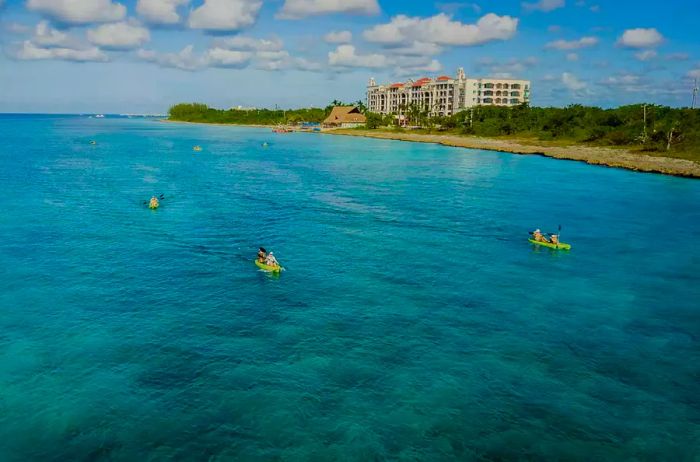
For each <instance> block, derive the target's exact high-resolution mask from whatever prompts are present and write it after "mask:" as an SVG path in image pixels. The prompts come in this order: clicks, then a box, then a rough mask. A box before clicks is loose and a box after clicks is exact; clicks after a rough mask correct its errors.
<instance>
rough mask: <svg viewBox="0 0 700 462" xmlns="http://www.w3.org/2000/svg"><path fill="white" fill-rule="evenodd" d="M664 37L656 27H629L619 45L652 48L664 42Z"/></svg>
mask: <svg viewBox="0 0 700 462" xmlns="http://www.w3.org/2000/svg"><path fill="white" fill-rule="evenodd" d="M663 40H664V37H663V35H661V34H660V33H659V31H657V30H656V29H653V28H651V29H641V28H640V29H627V30H626V31H625V32H624V33H623V34H622V36H621V37H620V39H619V40H618V41H617V43H618V45H621V46H623V47H629V48H651V47H655V46H657V45H659V44H661V42H663Z"/></svg>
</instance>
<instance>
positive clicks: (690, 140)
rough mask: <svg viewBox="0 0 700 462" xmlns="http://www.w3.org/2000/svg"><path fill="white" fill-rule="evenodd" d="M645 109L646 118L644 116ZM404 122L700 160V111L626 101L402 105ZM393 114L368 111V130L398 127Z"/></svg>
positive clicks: (426, 127)
mask: <svg viewBox="0 0 700 462" xmlns="http://www.w3.org/2000/svg"><path fill="white" fill-rule="evenodd" d="M645 113H646V120H645ZM401 115H402V116H403V117H404V118H405V120H406V123H407V125H409V126H413V127H418V128H420V129H421V130H422V131H428V132H430V131H434V130H438V131H448V132H452V133H458V134H464V135H478V136H486V137H495V136H516V137H521V138H535V139H538V140H543V141H561V142H565V143H578V144H593V145H601V146H625V147H635V146H636V147H638V148H639V149H640V150H644V151H648V152H654V151H663V152H664V155H671V156H674V157H685V158H692V159H696V160H700V109H689V108H670V107H666V106H656V105H651V104H649V105H642V104H636V105H630V106H622V107H618V108H614V109H601V108H598V107H588V106H581V105H571V106H567V107H565V108H553V107H548V108H541V107H530V106H528V105H521V106H516V107H513V108H508V107H496V106H480V107H476V108H474V109H473V110H467V111H462V112H459V113H457V114H454V115H452V116H448V117H429V116H428V114H427V111H422V110H421V109H420V108H418V107H416V106H407V107H404V108H402V111H401ZM396 120H397V119H396V118H392V117H390V118H388V119H387V117H386V116H382V115H380V114H367V128H379V127H382V126H387V125H396V123H397V122H396Z"/></svg>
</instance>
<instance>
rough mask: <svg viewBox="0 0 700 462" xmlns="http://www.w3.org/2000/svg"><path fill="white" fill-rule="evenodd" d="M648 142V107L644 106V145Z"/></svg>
mask: <svg viewBox="0 0 700 462" xmlns="http://www.w3.org/2000/svg"><path fill="white" fill-rule="evenodd" d="M646 142H647V105H646V104H645V105H644V134H643V135H642V143H646Z"/></svg>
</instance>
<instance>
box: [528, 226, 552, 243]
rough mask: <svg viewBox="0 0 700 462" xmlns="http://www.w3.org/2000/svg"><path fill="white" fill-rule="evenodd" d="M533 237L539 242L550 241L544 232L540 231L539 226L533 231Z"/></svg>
mask: <svg viewBox="0 0 700 462" xmlns="http://www.w3.org/2000/svg"><path fill="white" fill-rule="evenodd" d="M532 237H533V238H534V239H535V240H536V241H537V242H549V241H548V240H547V238H546V237H544V234H542V231H540V230H539V228H538V229H536V230H535V231H533V232H532Z"/></svg>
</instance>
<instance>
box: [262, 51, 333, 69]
mask: <svg viewBox="0 0 700 462" xmlns="http://www.w3.org/2000/svg"><path fill="white" fill-rule="evenodd" d="M255 66H256V67H257V68H258V69H261V70H264V71H283V70H298V71H320V70H321V69H322V68H323V66H321V64H319V63H315V62H313V61H309V60H308V59H305V58H298V57H293V56H290V54H289V52H287V51H285V50H282V51H260V52H258V53H256V55H255Z"/></svg>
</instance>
